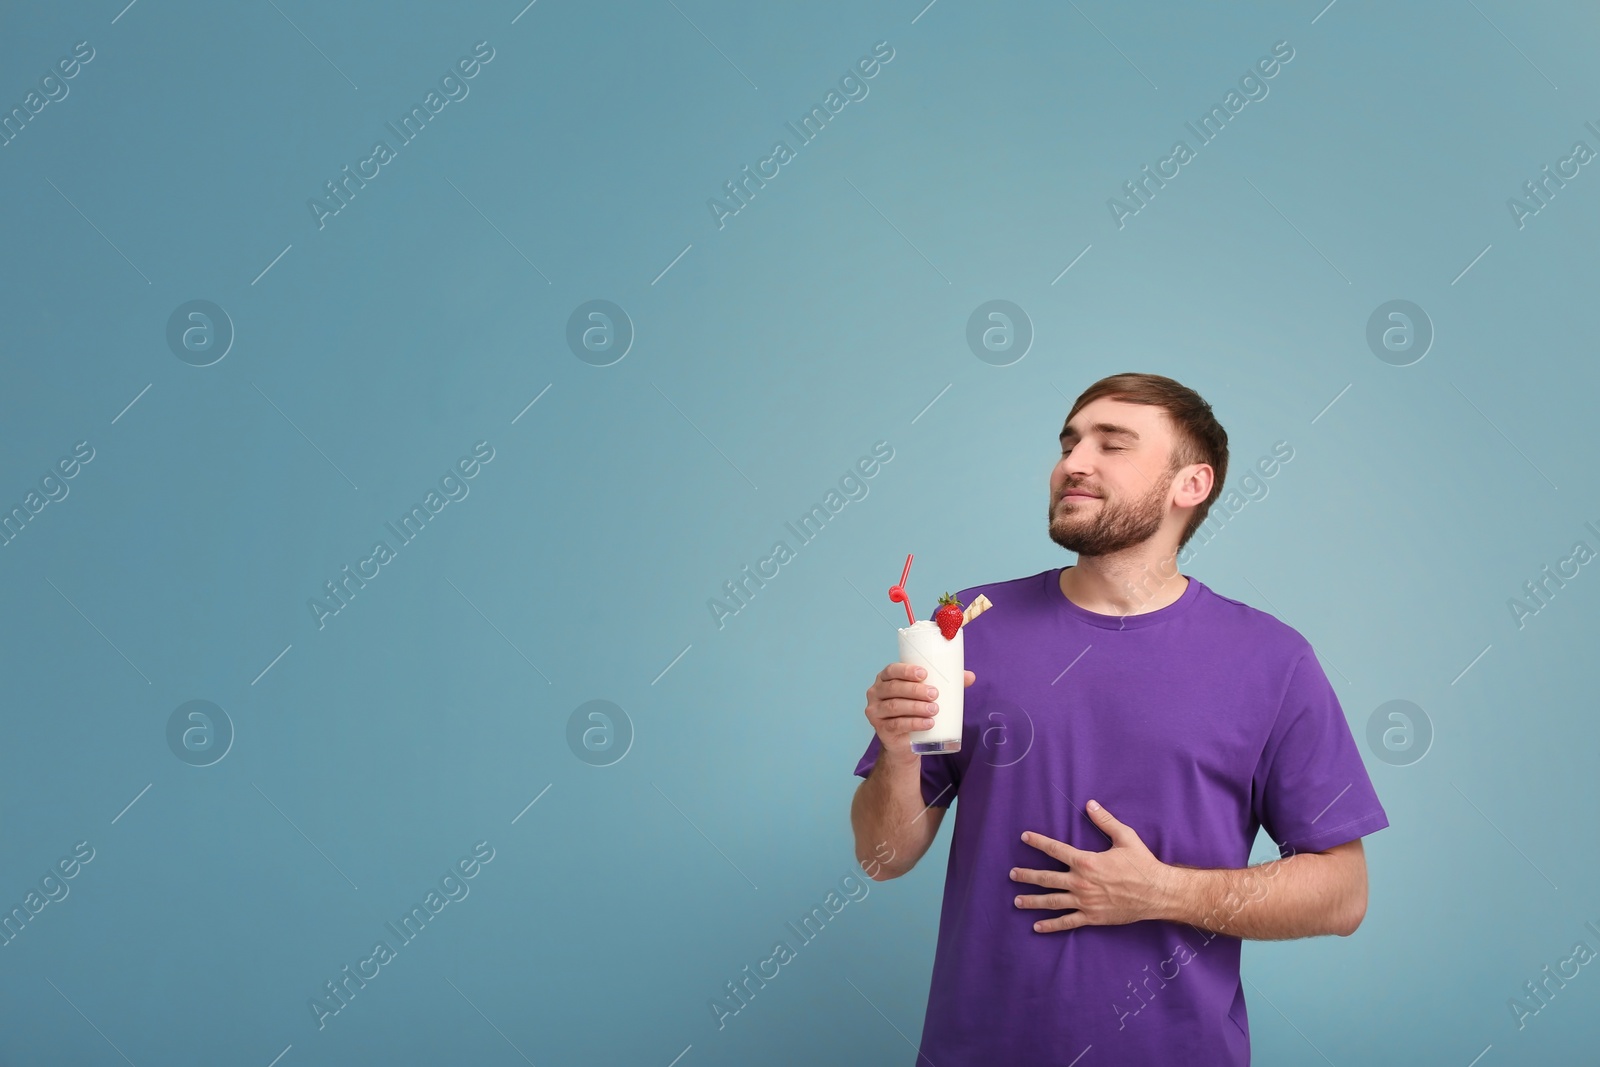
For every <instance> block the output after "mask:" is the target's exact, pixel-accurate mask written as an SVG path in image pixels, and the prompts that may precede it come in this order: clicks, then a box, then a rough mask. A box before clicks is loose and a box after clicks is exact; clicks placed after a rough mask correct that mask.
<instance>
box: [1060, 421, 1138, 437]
mask: <svg viewBox="0 0 1600 1067" xmlns="http://www.w3.org/2000/svg"><path fill="white" fill-rule="evenodd" d="M1089 429H1091V430H1093V431H1095V432H1096V433H1099V434H1100V435H1102V436H1104V437H1126V438H1128V439H1129V440H1132V441H1137V440H1139V435H1138V433H1137V432H1135V431H1133V430H1131V429H1129V428H1128V427H1126V426H1118V425H1117V424H1116V423H1114V422H1097V423H1094V424H1093V425H1092V426H1090V427H1089ZM1077 436H1078V431H1077V430H1074V429H1073V428H1072V427H1071V426H1068V427H1067V428H1066V429H1064V430H1062V431H1061V438H1060V439H1061V440H1063V441H1065V440H1066V439H1067V438H1069V437H1077Z"/></svg>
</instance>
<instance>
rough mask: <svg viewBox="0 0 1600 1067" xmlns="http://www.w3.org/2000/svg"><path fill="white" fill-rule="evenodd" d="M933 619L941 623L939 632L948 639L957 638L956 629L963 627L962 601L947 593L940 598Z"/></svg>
mask: <svg viewBox="0 0 1600 1067" xmlns="http://www.w3.org/2000/svg"><path fill="white" fill-rule="evenodd" d="M933 621H934V622H936V623H938V624H939V632H940V633H942V634H944V639H945V640H946V641H954V640H955V639H956V631H958V630H960V629H961V623H962V622H963V619H962V617H961V601H959V600H957V599H956V598H955V597H953V596H951V595H950V594H949V593H946V594H945V595H944V596H942V597H940V598H939V607H938V608H937V609H936V610H935V611H934V613H933Z"/></svg>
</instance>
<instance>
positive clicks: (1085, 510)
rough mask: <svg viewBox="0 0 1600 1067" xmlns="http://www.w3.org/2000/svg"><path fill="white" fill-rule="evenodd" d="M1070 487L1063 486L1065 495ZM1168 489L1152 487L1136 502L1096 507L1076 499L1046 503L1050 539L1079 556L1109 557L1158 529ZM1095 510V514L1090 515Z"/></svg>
mask: <svg viewBox="0 0 1600 1067" xmlns="http://www.w3.org/2000/svg"><path fill="white" fill-rule="evenodd" d="M1069 488H1072V487H1071V486H1063V487H1062V488H1061V492H1063V493H1064V492H1066V491H1067V490H1068V489H1069ZM1167 489H1168V487H1167V486H1165V485H1161V484H1159V483H1158V484H1156V485H1154V486H1152V487H1151V489H1150V492H1148V493H1146V494H1145V495H1144V496H1143V497H1141V498H1140V499H1138V500H1133V501H1130V502H1128V503H1125V504H1124V503H1118V502H1117V501H1115V500H1108V499H1106V498H1105V497H1101V498H1100V502H1099V503H1098V504H1096V503H1093V502H1084V501H1079V500H1073V501H1060V500H1052V501H1051V502H1050V512H1049V520H1050V540H1052V541H1054V542H1055V543H1056V544H1058V545H1060V546H1061V547H1062V548H1064V549H1066V550H1067V551H1069V552H1076V553H1077V554H1078V555H1079V556H1080V557H1081V556H1109V555H1111V554H1112V553H1113V552H1121V551H1122V550H1123V549H1126V548H1132V547H1133V546H1134V545H1138V544H1143V543H1144V542H1145V541H1148V540H1150V538H1152V537H1154V536H1155V534H1156V531H1158V530H1160V529H1161V520H1162V519H1163V518H1165V517H1166V511H1167V500H1166V498H1167ZM1096 509H1098V513H1096V514H1091V512H1092V511H1095V510H1096Z"/></svg>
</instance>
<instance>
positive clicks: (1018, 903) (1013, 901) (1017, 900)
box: [1011, 897, 1022, 908]
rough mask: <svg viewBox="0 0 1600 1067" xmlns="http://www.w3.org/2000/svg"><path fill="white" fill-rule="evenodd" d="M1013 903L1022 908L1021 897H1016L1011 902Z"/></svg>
mask: <svg viewBox="0 0 1600 1067" xmlns="http://www.w3.org/2000/svg"><path fill="white" fill-rule="evenodd" d="M1011 903H1013V904H1015V905H1016V906H1017V907H1019V908H1020V907H1022V898H1021V897H1016V898H1014V899H1013V900H1012V901H1011Z"/></svg>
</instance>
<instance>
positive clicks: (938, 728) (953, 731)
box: [897, 619, 967, 756]
mask: <svg viewBox="0 0 1600 1067" xmlns="http://www.w3.org/2000/svg"><path fill="white" fill-rule="evenodd" d="M897 632H898V633H899V635H900V662H901V663H912V664H915V665H916V666H918V667H922V668H924V669H925V670H926V671H927V672H928V677H927V678H926V679H924V681H925V682H926V683H927V684H928V685H931V686H933V687H934V688H935V689H937V690H939V695H938V696H937V697H935V698H934V703H936V704H938V705H939V710H938V711H937V712H935V713H934V716H933V726H932V727H930V728H929V729H926V730H917V731H914V732H913V733H912V734H911V751H913V752H917V753H920V754H922V755H925V756H927V755H939V754H941V753H948V752H960V751H961V708H962V700H963V698H964V697H965V696H966V692H967V687H966V665H965V660H966V652H965V642H966V636H967V633H966V627H964V626H963V627H962V628H961V629H959V630H957V631H956V635H955V636H954V637H951V638H947V637H945V635H944V633H943V632H942V631H941V630H940V629H939V624H938V623H936V622H934V621H933V620H932V619H920V620H918V621H916V622H913V623H912V624H911V625H910V626H904V627H901V628H900V629H899V630H898V631H897Z"/></svg>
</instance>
